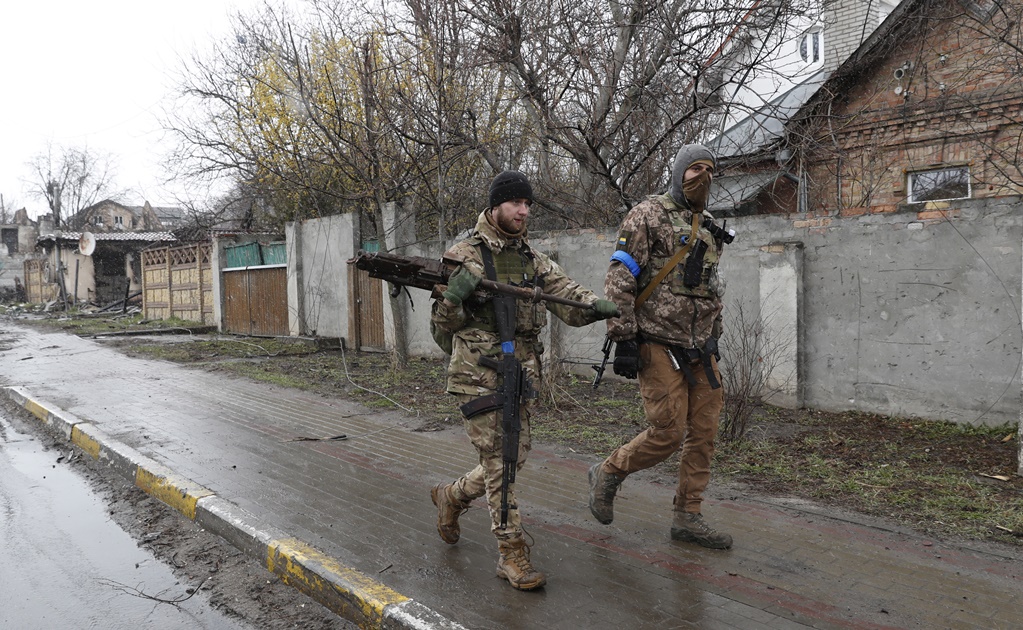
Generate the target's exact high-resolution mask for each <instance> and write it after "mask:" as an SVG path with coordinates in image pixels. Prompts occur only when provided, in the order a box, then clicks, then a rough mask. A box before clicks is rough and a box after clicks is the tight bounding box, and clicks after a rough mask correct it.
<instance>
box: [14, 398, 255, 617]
mask: <svg viewBox="0 0 1023 630" xmlns="http://www.w3.org/2000/svg"><path fill="white" fill-rule="evenodd" d="M70 452H71V450H70V448H68V449H65V450H64V451H58V450H49V451H46V450H44V448H43V445H42V444H41V443H40V441H39V439H37V438H36V437H35V436H33V435H29V434H26V433H22V432H20V431H18V430H17V429H16V428H15V425H12V423H11V421H9V420H8V419H7V418H4V417H0V537H2V539H3V546H4V558H3V561H2V562H0V593H2V597H0V600H2V604H0V627H3V628H62V627H63V628H83V629H85V628H97V629H99V628H102V629H104V630H119V629H121V628H123V629H125V630H127V629H132V630H134V629H137V628H159V629H160V630H164V629H167V630H176V629H179V628H180V629H181V630H185V629H192V628H204V629H211V630H212V629H217V630H220V629H225V630H235V629H238V630H241V629H244V628H247V626H245V625H243V624H241V623H239V622H238V621H237V620H235V619H233V618H230V617H227V616H226V615H224V614H223V613H220V612H218V611H216V610H213V609H211V608H210V607H209V605H208V603H207V602H206V600H205V599H204V598H203V597H202V596H201V595H196V596H195V597H192V598H191V599H189V600H187V601H185V602H182V603H180V604H178V606H172V605H170V604H164V603H159V602H156V601H153V600H151V599H146V598H143V597H139V596H137V595H135V594H131V593H134V592H135V591H141V592H143V593H145V594H146V595H150V596H153V597H159V598H161V599H168V600H175V599H180V598H183V597H185V596H187V594H188V593H187V591H186V589H188V588H191V587H194V586H197V584H185V583H182V582H179V581H178V579H177V578H176V577H175V576H174V574H173V573H172V572H171V570H170V568H169V567H167V566H166V565H164V564H162V563H161V562H160V561H159V560H157V559H156V558H155V557H154V556H153V555H152V554H150V553H149V552H147V551H146V550H144V549H140V548H139V547H138V546H137V544H136V542H135V541H134V540H133V539H132V538H131V536H129V535H128V534H127V533H126V532H125V531H124V530H122V529H121V528H120V527H119V526H118V525H117V524H116V523H114V522H113V521H112V520H111V519H110V518H109V516H108V515H107V510H108V508H107V505H106V503H105V501H104V500H103V499H101V498H100V497H99V496H97V495H96V494H95V493H94V492H93V490H92V488H91V487H90V485H89V483H88V482H87V481H86V480H85V479H83V478H82V477H80V476H79V475H78V474H77V473H76V472H75V471H74V470H72V469H70V468H69V467H68V465H67V464H66V463H57V459H58V458H59V457H60V456H61V455H62V454H63V455H65V456H67V455H68V454H69V453H70Z"/></svg>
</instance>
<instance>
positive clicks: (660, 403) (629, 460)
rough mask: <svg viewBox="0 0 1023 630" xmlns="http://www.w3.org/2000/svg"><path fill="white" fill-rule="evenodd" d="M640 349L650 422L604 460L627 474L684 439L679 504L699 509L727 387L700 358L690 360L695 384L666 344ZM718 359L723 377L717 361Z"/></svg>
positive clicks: (662, 456)
mask: <svg viewBox="0 0 1023 630" xmlns="http://www.w3.org/2000/svg"><path fill="white" fill-rule="evenodd" d="M639 355H640V359H641V360H642V362H643V369H642V370H641V371H640V373H639V391H640V394H641V395H642V396H643V408H644V411H646V420H647V423H648V424H649V425H650V426H649V427H648V428H647V429H646V430H645V431H643V432H642V433H640V434H639V435H637V436H636V437H635V438H633V439H632V441H631V442H629V443H628V444H625V445H624V446H621V447H619V448H618V450H616V451H615V452H613V453H611V455H609V456H608V458H607V460H605V462H604V469H605V470H606V471H609V472H614V473H618V474H626V475H627V474H629V473H634V472H636V471H639V470H644V469H646V468H650V467H651V466H654V465H656V464H659V463H661V462H663V461H664V460H666V459H668V458H669V457H671V455H672V453H674V452H675V451H677V450H678V448H679V446H680V445H681V447H682V456H681V461H680V463H679V469H678V487H677V488H676V490H675V510H677V511H680V512H683V511H684V512H692V513H699V512H700V504H701V503H702V502H703V491H704V490H706V489H707V484H708V483H709V482H710V460H711V458H712V457H713V455H714V438H715V437H716V436H717V432H718V421H719V419H720V416H721V408H722V406H723V405H724V390H723V389H722V388H718V389H711V388H710V383H709V382H708V380H707V373H706V372H705V371H704V368H703V365H702V364H699V363H697V364H695V365H691V366H690V367H691V369H692V372H693V376H694V377H695V378H696V385H695V386H692V387H690V386H689V384H688V383H687V382H686V378H685V375H684V374H683V373H682V372H677V371H675V369H674V368H673V367H672V364H671V359H670V358H669V356H668V349H667V348H666V347H665V346H662V345H659V344H654V343H644V344H641V345H640V347H639ZM713 365H714V374H715V376H717V379H718V381H719V382H720V381H721V374H720V373H719V372H718V368H717V362H716V361H714V362H713Z"/></svg>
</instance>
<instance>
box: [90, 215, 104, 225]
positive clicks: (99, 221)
mask: <svg viewBox="0 0 1023 630" xmlns="http://www.w3.org/2000/svg"><path fill="white" fill-rule="evenodd" d="M92 224H93V225H103V217H101V216H95V217H93V218H92Z"/></svg>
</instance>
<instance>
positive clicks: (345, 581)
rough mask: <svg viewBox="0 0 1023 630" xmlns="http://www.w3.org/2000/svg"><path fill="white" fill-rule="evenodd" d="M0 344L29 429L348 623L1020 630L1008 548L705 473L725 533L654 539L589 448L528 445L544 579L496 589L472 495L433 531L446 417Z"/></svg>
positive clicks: (632, 486)
mask: <svg viewBox="0 0 1023 630" xmlns="http://www.w3.org/2000/svg"><path fill="white" fill-rule="evenodd" d="M0 350H2V351H0V386H2V387H4V392H5V394H6V395H8V396H10V397H11V398H13V399H14V400H16V401H18V402H19V404H22V405H23V406H25V407H26V408H28V409H29V410H31V411H33V412H34V413H35V414H36V415H37V416H38V417H40V418H41V419H43V420H45V421H46V423H47V424H48V425H49V430H52V431H56V432H58V433H65V434H66V437H68V438H69V439H71V440H72V441H75V443H76V444H79V445H80V446H82V445H84V449H83V450H85V451H86V452H88V453H90V454H92V455H93V456H95V457H97V458H99V459H101V460H103V461H108V462H109V463H110V464H111V465H112V466H117V467H118V468H119V469H124V470H126V471H128V474H131V475H134V476H136V477H137V478H138V479H139V480H140V481H139V484H140V485H141V486H143V487H144V489H147V491H151V492H153V493H154V496H161V495H162V496H167V497H169V499H167V501H168V502H169V504H171V505H172V506H174V507H176V508H178V509H179V510H180V511H182V513H184V514H186V516H189V517H190V518H195V519H196V520H197V521H199V522H200V523H201V524H204V526H208V527H209V528H211V529H213V530H214V531H217V532H218V533H221V535H224V536H225V537H227V538H228V539H229V540H231V542H233V543H234V544H236V545H239V546H240V547H241V548H243V550H245V551H246V552H247V553H249V554H250V555H253V556H254V557H256V558H257V559H259V560H260V561H262V562H264V563H265V564H266V565H267V567H268V569H269V570H272V571H274V572H276V573H278V574H280V575H282V576H283V577H284V579H285V581H287V582H289V583H292V584H294V585H295V586H296V588H301V589H302V590H305V591H306V592H309V593H310V594H312V595H313V596H314V597H315V598H317V599H319V600H321V601H323V603H324V604H325V605H327V606H328V607H331V608H332V609H333V610H335V612H338V613H339V614H342V615H344V616H346V617H348V618H352V619H355V620H357V621H359V622H360V623H362V624H363V625H364V626H367V627H388V628H391V627H393V628H459V627H463V628H495V629H496V628H566V629H577V628H659V629H660V628H701V629H704V628H742V629H753V628H803V627H808V628H985V629H993V628H1006V629H1008V628H1019V627H1023V579H1021V575H1023V568H1021V567H1023V564H1021V563H1020V560H1021V559H1023V553H1020V552H1019V551H1018V550H1016V549H1010V548H1007V547H1001V546H994V545H985V544H951V543H945V542H942V541H940V540H936V539H931V538H928V537H926V536H922V535H919V534H915V533H912V532H909V531H904V530H901V529H900V528H898V527H896V526H893V525H890V524H886V523H881V522H877V521H873V520H866V519H863V518H862V517H858V516H856V515H852V514H843V513H839V512H834V511H831V510H828V509H826V508H822V507H820V506H816V505H811V504H807V503H803V502H799V501H794V500H791V501H788V500H780V499H779V500H775V499H762V498H754V497H746V496H743V495H742V494H741V493H737V491H735V490H729V491H724V490H722V491H717V490H716V489H715V487H714V481H713V479H712V481H711V488H710V490H709V493H708V495H709V500H708V501H706V502H705V504H704V505H705V508H704V515H705V516H706V518H707V519H708V520H709V521H710V522H711V523H712V524H713V525H714V526H715V527H717V528H718V529H721V530H723V531H727V532H729V533H731V534H732V536H733V538H734V540H735V544H734V546H733V548H732V549H730V550H727V551H717V550H710V549H704V548H701V547H698V546H696V545H692V544H686V543H678V542H672V541H671V540H670V538H669V529H670V525H671V498H672V493H673V488H672V487H670V486H669V485H665V484H662V483H658V482H657V480H656V479H655V478H654V477H653V476H649V475H644V474H639V475H634V476H632V477H630V478H629V479H628V480H627V481H626V482H625V484H624V485H623V487H622V489H621V491H620V492H619V497H618V500H617V501H616V505H615V508H616V512H615V521H614V523H613V524H612V525H609V526H605V525H600V524H599V523H597V522H596V521H595V520H593V518H592V517H591V516H590V514H589V510H588V509H587V505H586V496H587V486H586V471H587V469H588V467H589V466H590V465H591V464H592V463H593V462H595V461H596V459H595V458H590V457H583V456H579V455H577V454H575V453H572V452H570V451H564V450H555V449H553V448H546V447H545V446H544V445H543V444H535V445H534V450H533V452H532V453H531V454H530V459H529V461H528V463H527V464H526V467H525V468H524V470H523V472H522V473H520V475H519V478H518V485H517V496H518V497H519V501H520V508H521V509H522V511H523V520H524V524H525V527H526V529H527V531H528V532H529V534H530V535H531V536H532V538H533V539H534V546H533V551H532V560H533V563H534V565H535V566H536V567H537V568H538V569H540V570H542V571H544V572H545V573H547V575H548V585H547V586H546V587H545V588H544V589H541V590H539V591H536V592H529V593H523V592H519V591H515V590H514V589H512V588H511V587H510V586H509V585H508V584H507V582H504V581H502V580H500V579H498V578H497V577H496V576H495V564H496V558H497V545H496V541H495V540H494V538H493V536H492V534H491V533H490V532H489V518H488V516H487V514H486V513H485V506H484V505H483V503H482V501H477V502H476V503H475V504H474V507H473V508H472V509H470V510H469V512H468V513H466V514H465V515H464V516H463V517H462V520H461V523H462V539H461V541H460V542H459V543H458V544H457V545H447V544H445V543H443V542H442V541H441V540H440V539H439V537H438V535H437V533H436V529H435V522H436V516H437V513H436V509H435V508H434V507H433V505H432V503H431V501H430V493H429V490H430V487H431V486H433V485H434V484H436V483H438V482H441V481H449V480H451V479H453V478H455V477H456V476H458V475H459V474H461V473H463V472H465V471H466V470H468V469H469V468H471V467H472V465H473V463H474V462H473V459H472V456H473V450H472V448H471V446H470V445H469V443H468V440H467V438H466V437H465V435H464V434H463V433H462V432H461V431H460V430H457V429H448V430H444V431H437V432H417V431H414V430H413V429H414V428H415V427H416V426H418V424H419V423H418V422H417V421H416V419H415V418H411V417H409V416H408V415H406V414H404V412H402V413H398V412H384V413H381V412H379V411H376V410H372V409H370V408H368V407H366V406H363V405H359V404H356V403H353V402H351V401H348V400H345V399H343V398H336V397H325V396H321V395H315V394H309V393H305V392H301V391H298V390H292V389H286V388H281V387H275V386H270V385H265V384H259V383H254V382H251V381H247V380H243V379H240V378H235V377H232V376H229V375H225V374H218V373H209V372H205V371H202V370H198V369H192V368H188V367H182V366H179V365H174V364H169V363H165V362H160V361H153V360H147V359H137V358H130V357H126V356H124V355H123V354H121V353H119V352H117V351H115V350H113V349H110V348H107V347H104V346H103V345H102V344H101V343H100V342H97V341H94V340H89V339H81V338H78V337H75V336H72V335H68V334H64V333H53V332H43V331H40V330H37V329H34V328H30V327H26V326H19V325H17V324H16V323H13V322H9V321H3V322H0ZM352 378H353V380H355V382H358V374H357V372H353V373H352ZM438 386H439V384H438ZM452 406H454V403H452ZM76 427H77V429H76ZM342 434H344V435H345V436H347V438H346V439H344V440H327V439H317V438H329V437H334V436H338V435H342ZM309 438H313V439H309ZM125 462H128V463H127V464H126V463H125ZM152 471H156V472H152ZM153 479H156V482H154V481H153Z"/></svg>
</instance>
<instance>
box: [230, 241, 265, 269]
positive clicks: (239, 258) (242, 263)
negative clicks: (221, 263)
mask: <svg viewBox="0 0 1023 630" xmlns="http://www.w3.org/2000/svg"><path fill="white" fill-rule="evenodd" d="M224 252H225V253H226V254H227V266H228V267H255V266H257V265H262V264H263V257H262V256H261V255H260V248H259V243H245V244H244V245H229V246H227V247H225V248H224Z"/></svg>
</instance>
